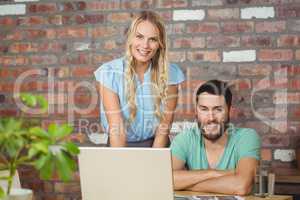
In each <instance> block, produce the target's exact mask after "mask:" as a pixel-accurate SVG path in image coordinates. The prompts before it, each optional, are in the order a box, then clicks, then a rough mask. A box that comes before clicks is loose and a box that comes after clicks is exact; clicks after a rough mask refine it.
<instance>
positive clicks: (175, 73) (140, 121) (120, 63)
mask: <svg viewBox="0 0 300 200" xmlns="http://www.w3.org/2000/svg"><path fill="white" fill-rule="evenodd" d="M125 69H126V66H125V60H124V58H119V59H115V60H112V61H110V62H108V63H104V64H103V65H102V66H100V67H99V68H98V69H97V70H96V71H95V72H94V75H95V77H96V80H97V81H99V82H100V83H101V84H102V85H104V86H105V87H106V88H109V89H110V90H112V91H113V92H115V93H116V94H117V95H118V97H119V99H120V107H121V110H122V115H123V118H124V121H125V125H126V134H127V141H128V142H135V141H143V140H146V139H149V138H151V137H153V136H154V134H155V128H156V126H157V125H158V124H159V120H158V119H157V117H156V116H155V112H154V109H155V108H154V107H155V105H154V103H153V99H152V94H151V67H149V68H148V70H147V71H146V72H145V74H144V81H143V83H141V82H140V81H139V80H138V78H137V76H136V77H135V80H136V84H137V88H136V103H137V111H136V117H135V119H134V120H133V122H131V123H128V121H129V117H130V109H129V105H128V102H127V98H126V88H125V83H126V80H125ZM183 81H184V75H183V73H182V71H181V69H180V68H179V67H178V66H177V65H175V64H170V67H169V80H168V85H176V84H179V83H181V82H183ZM100 121H101V124H102V126H103V128H104V129H105V130H106V132H107V133H108V121H107V118H106V115H105V111H104V107H103V103H102V102H101V103H100Z"/></svg>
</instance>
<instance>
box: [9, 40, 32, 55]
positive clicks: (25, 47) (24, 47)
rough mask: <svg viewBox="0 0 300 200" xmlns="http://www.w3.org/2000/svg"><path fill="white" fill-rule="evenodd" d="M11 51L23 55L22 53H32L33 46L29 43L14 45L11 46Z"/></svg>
mask: <svg viewBox="0 0 300 200" xmlns="http://www.w3.org/2000/svg"><path fill="white" fill-rule="evenodd" d="M9 51H10V52H12V53H22V52H30V51H31V44H30V43H29V42H27V43H24V42H23V43H21V42H18V43H14V44H12V45H10V47H9Z"/></svg>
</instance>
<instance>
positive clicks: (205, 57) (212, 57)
mask: <svg viewBox="0 0 300 200" xmlns="http://www.w3.org/2000/svg"><path fill="white" fill-rule="evenodd" d="M187 56H188V60H190V61H196V62H197V61H202V62H220V60H221V58H220V54H219V51H192V52H188V54H187Z"/></svg>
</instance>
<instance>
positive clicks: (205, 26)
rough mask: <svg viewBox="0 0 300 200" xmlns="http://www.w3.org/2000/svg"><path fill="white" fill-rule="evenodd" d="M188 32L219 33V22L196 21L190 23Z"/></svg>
mask: <svg viewBox="0 0 300 200" xmlns="http://www.w3.org/2000/svg"><path fill="white" fill-rule="evenodd" d="M186 26H187V33H219V32H220V26H219V24H218V23H207V22H206V23H196V24H188V25H186Z"/></svg>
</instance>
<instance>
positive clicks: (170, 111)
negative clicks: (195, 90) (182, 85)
mask: <svg viewBox="0 0 300 200" xmlns="http://www.w3.org/2000/svg"><path fill="white" fill-rule="evenodd" d="M177 99H178V85H169V86H168V97H167V99H166V105H165V108H164V113H163V116H164V117H163V119H162V120H161V122H160V124H159V125H158V126H157V128H156V130H155V138H154V142H153V146H152V147H165V146H167V144H168V142H169V133H170V128H171V124H172V122H173V118H174V111H175V109H176V105H177Z"/></svg>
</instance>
